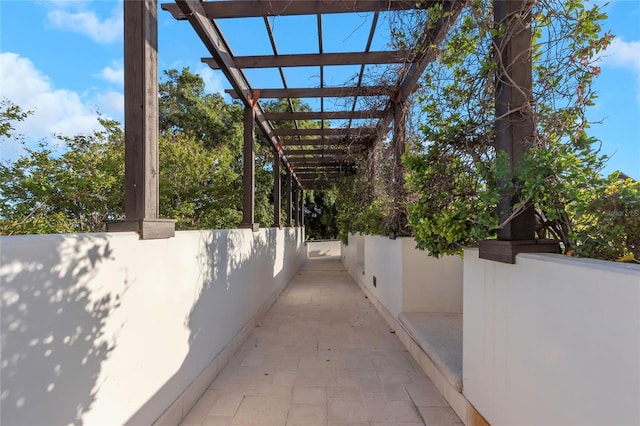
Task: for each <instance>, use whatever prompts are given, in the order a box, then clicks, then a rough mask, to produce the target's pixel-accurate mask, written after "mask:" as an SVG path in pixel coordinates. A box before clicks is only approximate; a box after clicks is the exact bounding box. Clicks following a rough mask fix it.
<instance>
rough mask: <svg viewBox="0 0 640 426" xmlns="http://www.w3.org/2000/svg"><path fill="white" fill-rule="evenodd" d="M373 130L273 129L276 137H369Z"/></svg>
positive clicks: (369, 128) (363, 128)
mask: <svg viewBox="0 0 640 426" xmlns="http://www.w3.org/2000/svg"><path fill="white" fill-rule="evenodd" d="M374 133H375V129H373V128H371V127H357V128H354V129H274V130H273V134H274V135H276V136H322V135H325V136H358V135H367V136H371V135H373V134H374Z"/></svg>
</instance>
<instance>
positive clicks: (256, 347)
mask: <svg viewBox="0 0 640 426" xmlns="http://www.w3.org/2000/svg"><path fill="white" fill-rule="evenodd" d="M461 424H462V423H461V421H460V419H459V418H458V417H457V416H456V415H455V413H454V412H453V410H452V409H451V408H450V407H449V405H448V404H447V402H446V401H445V400H444V398H442V396H441V395H440V393H439V392H438V390H437V389H436V388H435V386H434V385H433V384H432V383H431V381H430V380H429V378H428V377H427V376H426V375H425V374H424V373H423V371H422V370H421V369H420V367H419V366H418V365H417V364H416V363H415V362H414V361H413V359H412V358H411V355H409V353H408V352H407V351H406V350H405V348H404V346H403V345H402V343H400V340H399V339H398V338H397V337H396V336H395V334H393V333H392V331H391V330H390V329H389V326H388V325H387V323H386V322H385V321H384V319H383V318H382V317H381V316H380V315H379V314H378V313H377V311H376V310H375V308H374V307H373V305H371V303H369V301H368V300H367V299H366V298H365V296H364V294H363V293H362V291H361V290H360V288H359V287H358V286H357V284H356V283H355V282H354V281H353V280H352V279H351V277H350V276H349V274H348V273H347V272H346V271H345V269H344V267H343V266H342V264H341V263H340V260H339V259H338V258H335V257H334V258H318V259H309V260H308V261H307V262H306V263H305V264H304V266H303V267H302V268H301V270H300V272H299V273H298V275H297V276H296V277H295V278H294V280H293V281H292V282H291V284H290V285H289V286H288V287H287V288H286V289H285V291H284V292H283V293H282V295H281V296H280V298H279V299H278V300H277V302H276V303H275V304H274V305H273V307H272V308H271V309H270V310H269V312H268V313H267V314H266V316H265V317H264V320H263V321H262V323H261V325H260V326H259V327H258V328H256V329H255V331H254V332H253V334H252V335H251V336H250V337H249V338H248V339H247V341H246V342H245V343H244V345H243V346H242V347H241V348H240V350H239V351H238V352H237V353H236V354H235V355H234V356H233V358H232V359H231V361H230V362H229V364H228V365H227V366H226V367H225V368H224V370H222V372H221V373H220V375H219V376H218V377H217V378H216V380H215V381H214V382H213V383H212V385H211V386H210V388H209V389H208V390H207V391H206V392H205V394H204V395H203V396H202V398H200V400H199V401H198V403H197V404H196V405H195V406H194V407H193V409H192V410H191V411H190V412H189V414H188V415H187V416H186V417H185V418H184V420H183V422H182V425H243V426H251V425H255V426H270V425H278V426H285V425H287V426H289V425H294V426H297V425H300V426H302V425H323V426H338V425H361V426H363V425H370V426H382V425H403V426H409V425H411V426H413V425H427V426H436V425H445V426H451V425H457V426H460V425H461Z"/></svg>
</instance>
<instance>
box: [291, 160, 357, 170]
mask: <svg viewBox="0 0 640 426" xmlns="http://www.w3.org/2000/svg"><path fill="white" fill-rule="evenodd" d="M292 163H293V165H294V170H295V168H296V167H298V166H299V167H307V166H325V167H335V166H340V165H347V164H348V163H346V162H343V161H336V160H305V161H300V160H299V161H292Z"/></svg>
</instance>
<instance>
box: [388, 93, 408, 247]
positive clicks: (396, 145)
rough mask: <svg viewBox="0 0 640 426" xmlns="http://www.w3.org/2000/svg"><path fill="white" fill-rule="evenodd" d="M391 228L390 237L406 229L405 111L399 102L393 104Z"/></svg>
mask: <svg viewBox="0 0 640 426" xmlns="http://www.w3.org/2000/svg"><path fill="white" fill-rule="evenodd" d="M393 108H394V111H393V113H394V114H393V149H394V164H393V207H394V211H393V213H392V215H393V218H392V220H393V227H394V232H393V233H392V235H391V236H390V237H391V238H395V237H396V235H404V234H405V233H406V228H407V209H406V196H405V190H404V183H405V174H406V171H405V168H404V165H403V164H402V156H403V155H404V152H405V138H406V134H405V110H404V105H403V104H402V103H400V102H396V103H394V104H393Z"/></svg>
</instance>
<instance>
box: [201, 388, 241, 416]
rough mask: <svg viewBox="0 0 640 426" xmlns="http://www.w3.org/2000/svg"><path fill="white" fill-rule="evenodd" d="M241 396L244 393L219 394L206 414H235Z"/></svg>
mask: <svg viewBox="0 0 640 426" xmlns="http://www.w3.org/2000/svg"><path fill="white" fill-rule="evenodd" d="M243 398H244V395H243V394H240V393H225V394H223V395H220V396H219V397H218V398H217V399H216V401H215V402H214V403H213V404H212V405H211V409H210V410H209V414H208V415H209V416H219V417H224V416H227V417H233V416H235V415H236V411H237V410H238V407H239V406H240V403H241V402H242V399H243Z"/></svg>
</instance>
